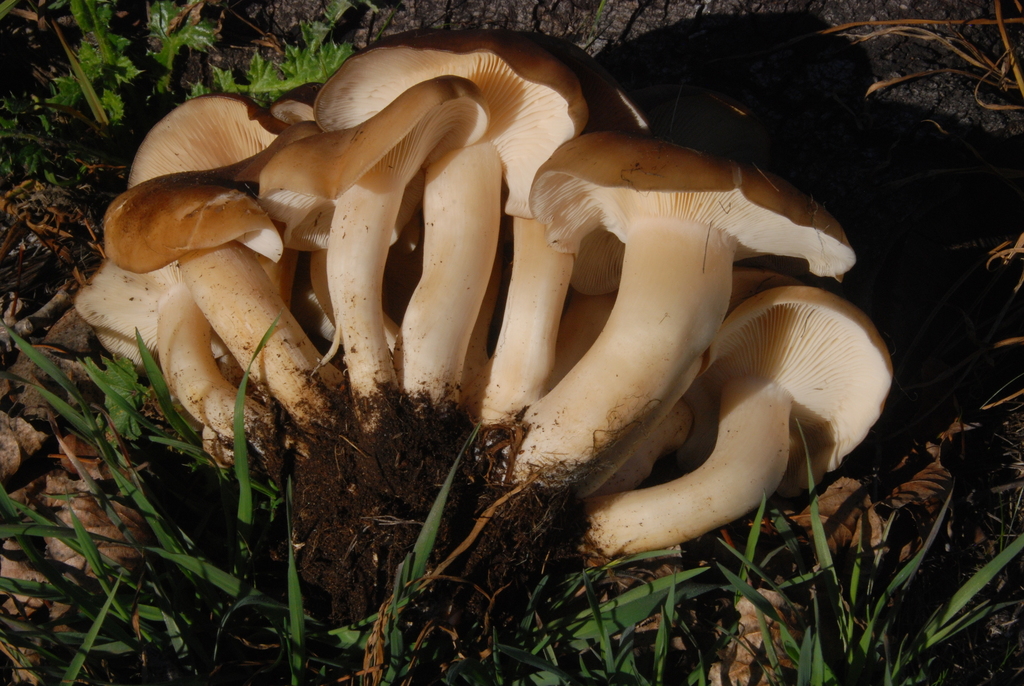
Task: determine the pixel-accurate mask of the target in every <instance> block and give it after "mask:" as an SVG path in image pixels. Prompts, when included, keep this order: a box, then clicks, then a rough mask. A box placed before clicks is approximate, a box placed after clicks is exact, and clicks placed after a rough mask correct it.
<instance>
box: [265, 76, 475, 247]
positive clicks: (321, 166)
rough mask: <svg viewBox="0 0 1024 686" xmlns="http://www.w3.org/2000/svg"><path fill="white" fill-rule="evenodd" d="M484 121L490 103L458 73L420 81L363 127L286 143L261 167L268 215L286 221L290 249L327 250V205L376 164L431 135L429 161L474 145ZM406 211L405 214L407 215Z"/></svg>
mask: <svg viewBox="0 0 1024 686" xmlns="http://www.w3.org/2000/svg"><path fill="white" fill-rule="evenodd" d="M486 127H487V106H486V104H485V102H484V99H483V97H482V95H481V94H480V90H479V89H478V88H477V87H476V86H475V85H474V84H473V83H472V82H471V81H469V80H467V79H463V78H459V77H457V76H443V77H439V78H435V79H430V80H428V81H423V82H421V83H418V84H416V85H415V86H413V87H411V88H409V89H408V90H406V91H404V92H403V93H401V94H400V95H399V96H398V97H397V98H396V99H395V100H394V102H392V103H391V104H390V105H389V106H387V107H385V108H384V109H383V110H381V111H380V112H379V113H377V115H376V116H374V117H373V118H371V119H369V120H368V121H366V122H363V123H362V124H360V125H357V126H355V127H353V128H348V129H344V130H332V131H325V132H323V133H321V134H318V135H315V136H310V137H308V138H304V139H302V140H300V141H297V142H295V143H293V144H291V145H288V146H285V147H284V148H282V149H281V150H280V152H278V153H277V154H276V155H275V156H274V158H273V159H272V160H270V161H269V162H268V163H267V165H266V166H265V167H264V168H263V171H262V172H261V173H260V177H259V184H260V199H261V201H262V202H263V204H264V205H265V206H266V207H267V209H268V211H269V212H270V214H271V216H273V217H274V218H275V219H277V220H279V221H282V222H284V223H285V224H286V226H287V229H286V233H285V242H286V244H287V245H288V246H289V247H294V248H298V249H304V250H309V249H317V248H325V247H327V236H328V234H329V231H330V225H331V221H330V213H331V212H333V209H332V208H333V206H332V205H330V203H331V202H333V200H334V199H335V198H337V197H338V196H340V195H341V194H342V193H344V192H345V191H346V190H347V189H348V188H350V187H351V186H352V185H353V184H355V183H356V182H357V181H359V180H360V179H361V178H362V177H363V176H364V175H365V174H366V173H367V172H369V171H370V170H371V169H373V168H374V166H375V165H377V164H378V163H382V161H383V162H384V163H387V164H391V165H395V164H398V162H397V160H398V159H400V158H402V157H403V151H410V150H412V149H415V148H416V147H418V146H423V145H424V144H425V143H424V141H426V140H428V139H429V143H428V144H427V145H428V147H429V148H430V152H429V154H428V156H427V158H426V160H425V163H427V164H429V162H431V161H432V160H434V159H437V158H439V157H441V156H443V155H444V154H446V153H447V152H448V151H450V150H453V149H455V148H458V147H461V146H464V145H469V144H472V143H473V142H475V141H476V140H478V139H479V138H480V136H481V135H482V134H483V132H484V130H485V129H486ZM418 163H420V164H422V163H423V161H420V162H418ZM403 164H405V163H403ZM399 214H400V215H401V214H402V213H401V212H400V213H399ZM408 214H411V212H407V213H406V215H405V217H401V216H400V219H403V220H407V217H408ZM398 228H401V227H398Z"/></svg>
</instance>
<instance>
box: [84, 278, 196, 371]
mask: <svg viewBox="0 0 1024 686" xmlns="http://www.w3.org/2000/svg"><path fill="white" fill-rule="evenodd" d="M177 283H181V272H180V271H179V270H178V265H177V264H169V265H167V266H166V267H164V268H162V269H157V270H155V271H151V272H148V273H145V274H136V273H133V272H129V271H125V270H124V269H121V268H120V267H118V266H117V265H116V264H114V263H113V262H112V261H111V260H107V261H106V262H104V263H103V266H101V267H100V269H99V271H97V272H96V273H95V274H93V277H92V279H90V280H89V283H88V284H86V285H85V287H83V288H82V290H81V291H79V292H78V296H77V297H76V298H75V308H76V309H77V310H78V313H79V314H80V315H82V319H84V320H85V321H86V322H88V323H89V325H90V326H92V327H93V329H95V331H96V337H97V338H98V339H99V341H100V343H102V344H103V347H104V348H106V349H107V350H109V351H110V352H112V353H114V354H115V355H121V356H123V357H127V358H129V359H130V360H131V361H132V362H133V363H135V365H136V366H139V365H141V364H142V356H141V354H140V353H139V345H138V343H137V341H136V340H135V330H136V329H138V331H139V334H140V335H141V336H142V340H143V342H144V343H145V344H146V347H147V348H149V350H150V352H151V353H152V354H153V356H154V357H158V356H159V352H158V348H159V346H158V342H157V325H158V320H157V313H158V309H159V306H160V300H161V298H162V297H163V296H164V294H165V293H166V292H167V291H168V290H170V288H171V287H172V286H174V285H175V284H177Z"/></svg>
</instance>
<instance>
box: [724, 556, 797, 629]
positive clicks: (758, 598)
mask: <svg viewBox="0 0 1024 686" xmlns="http://www.w3.org/2000/svg"><path fill="white" fill-rule="evenodd" d="M718 571H720V572H721V573H722V574H724V575H725V578H726V579H728V580H729V583H730V584H731V585H732V587H733V588H734V589H735V590H736V591H737V592H738V593H739V594H740V595H742V596H743V597H744V598H746V599H747V600H749V601H750V602H751V603H752V604H753V605H754V607H755V608H757V609H758V610H760V611H761V612H763V613H764V614H766V615H767V616H769V617H771V618H772V619H774V620H775V621H776V622H778V623H779V624H782V623H783V622H782V618H781V617H779V613H778V611H776V609H775V606H774V605H772V604H771V603H770V602H768V599H767V598H765V597H764V596H763V595H761V594H760V593H758V592H757V591H756V590H755V589H754V587H753V586H751V585H750V584H748V583H747V582H746V581H744V580H743V579H741V578H740V577H739V576H737V575H736V574H734V573H732V572H731V571H729V569H728V568H727V567H725V566H724V565H723V564H722V563H718Z"/></svg>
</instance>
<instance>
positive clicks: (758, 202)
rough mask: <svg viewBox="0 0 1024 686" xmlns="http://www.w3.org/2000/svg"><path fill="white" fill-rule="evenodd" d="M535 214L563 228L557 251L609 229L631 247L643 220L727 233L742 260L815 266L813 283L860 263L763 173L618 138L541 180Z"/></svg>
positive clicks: (801, 201) (827, 226)
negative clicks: (630, 230) (676, 221)
mask: <svg viewBox="0 0 1024 686" xmlns="http://www.w3.org/2000/svg"><path fill="white" fill-rule="evenodd" d="M530 204H531V206H532V209H533V211H534V213H535V215H536V217H537V219H538V220H540V221H542V222H545V223H548V224H552V223H554V224H555V225H556V226H557V228H556V229H554V230H552V231H551V232H550V233H549V234H548V241H549V242H550V243H551V245H553V246H554V247H556V248H558V249H560V250H564V251H566V252H577V251H578V249H579V243H580V240H581V238H582V237H583V236H584V235H586V233H587V232H589V231H590V230H592V229H595V228H600V227H603V228H605V229H607V230H608V231H611V232H612V233H614V234H616V235H617V236H618V237H619V239H620V240H623V241H624V242H625V241H627V238H626V235H625V234H626V230H627V227H628V226H629V225H630V223H631V221H632V220H634V219H636V218H637V217H645V216H646V217H655V216H662V217H677V218H680V219H686V220H690V221H695V222H700V223H703V224H705V225H707V226H710V227H713V228H715V229H718V230H721V231H724V232H727V233H728V234H729V235H730V236H731V237H732V240H734V241H735V242H736V256H735V259H737V260H739V259H743V258H744V257H750V256H753V255H759V254H765V253H767V254H773V255H790V256H794V257H800V258H803V259H805V260H807V262H808V264H809V265H810V269H811V271H812V272H813V273H815V274H817V275H819V276H836V275H839V274H842V273H844V272H846V271H847V270H848V269H849V268H850V267H852V266H853V263H854V261H855V258H854V254H853V250H852V249H851V248H850V246H849V243H848V242H847V241H846V235H845V234H844V233H843V230H842V227H840V226H839V223H838V222H837V221H836V220H835V219H833V218H832V216H831V215H830V214H829V213H828V212H826V211H825V209H824V208H823V207H821V206H820V205H819V204H818V203H816V202H814V201H813V200H811V199H810V198H809V197H807V196H806V195H804V194H803V193H801V192H800V191H798V190H796V189H795V188H793V186H791V185H790V184H789V183H787V182H786V181H784V180H782V179H780V178H778V177H776V176H774V175H772V174H769V173H767V172H763V171H761V170H759V169H757V168H756V167H751V166H749V165H745V164H740V163H738V162H733V161H731V160H726V159H723V158H719V157H714V156H712V155H707V154H703V153H699V152H696V151H694V150H691V149H689V148H681V147H679V146H676V145H672V144H670V143H666V142H663V141H658V140H654V139H650V138H644V137H641V136H635V135H630V134H625V133H618V132H599V133H592V134H588V135H586V136H581V137H579V138H577V139H575V140H572V141H569V142H568V143H566V144H565V145H563V146H562V147H561V148H559V149H558V150H557V151H556V152H555V154H554V155H552V157H551V159H549V160H548V161H547V162H546V163H545V164H544V165H543V166H542V167H541V168H540V169H539V170H538V172H537V177H536V179H535V181H534V185H533V191H532V192H531V195H530Z"/></svg>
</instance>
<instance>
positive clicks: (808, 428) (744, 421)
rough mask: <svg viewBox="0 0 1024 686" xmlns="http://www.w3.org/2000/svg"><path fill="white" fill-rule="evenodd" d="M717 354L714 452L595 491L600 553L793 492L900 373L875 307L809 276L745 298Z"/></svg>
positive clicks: (875, 407) (870, 419)
mask: <svg viewBox="0 0 1024 686" xmlns="http://www.w3.org/2000/svg"><path fill="white" fill-rule="evenodd" d="M709 356H710V358H711V364H710V366H709V367H708V369H707V371H705V373H704V378H705V379H707V383H708V384H709V386H710V387H712V388H714V389H715V390H716V391H717V392H718V393H719V394H720V395H721V403H720V404H721V415H720V417H721V420H720V423H719V429H718V443H717V445H716V446H715V449H714V452H713V453H712V454H711V456H710V457H709V458H708V459H707V461H706V462H705V463H704V464H703V465H701V466H700V467H699V468H698V469H696V470H695V471H693V472H691V473H690V474H687V475H685V476H683V477H681V478H679V479H676V480H675V481H672V482H669V483H666V484H662V485H659V486H654V487H651V488H645V489H640V490H636V491H631V492H627V493H619V494H615V495H608V496H600V497H593V498H588V499H587V500H586V509H587V513H588V515H589V517H590V522H591V529H590V541H591V543H592V544H593V546H594V547H595V549H596V550H598V551H599V552H600V553H602V554H604V555H609V556H612V555H623V554H629V553H634V552H639V551H643V550H654V549H658V548H663V547H666V546H671V545H675V544H677V543H680V542H683V541H686V540H689V539H691V538H694V537H696V536H699V535H701V534H703V533H705V532H707V531H710V530H712V529H714V528H715V527H718V526H721V525H724V524H726V523H728V522H730V521H732V520H734V519H736V518H737V517H740V516H742V515H744V514H745V513H747V512H749V511H750V510H752V509H753V508H755V507H756V506H757V504H758V503H759V502H760V501H761V499H762V498H763V497H765V496H769V495H771V494H772V493H773V492H776V490H777V491H778V492H779V493H780V494H781V495H794V494H796V493H797V492H799V491H800V489H802V488H806V487H807V486H808V484H809V483H812V482H813V483H817V482H818V481H819V480H820V479H821V477H822V475H823V474H824V473H825V472H826V471H827V470H831V469H835V468H836V467H838V466H839V463H840V462H841V461H842V459H843V458H844V457H845V456H846V455H847V454H848V453H849V452H850V451H851V450H853V448H854V447H856V446H857V445H858V444H859V443H860V442H861V441H862V440H864V438H865V436H866V435H867V433H868V431H869V429H870V428H871V426H872V425H873V424H874V423H875V421H876V420H877V419H878V417H879V415H880V413H881V411H882V405H883V403H884V402H885V397H886V395H887V394H888V391H889V386H890V384H891V381H892V365H891V363H890V361H889V354H888V351H887V350H886V347H885V345H884V343H883V342H882V340H881V338H880V337H879V335H878V332H877V331H876V330H875V328H874V326H873V325H872V324H871V322H870V320H869V319H868V318H867V316H866V315H864V313H863V312H861V311H860V310H858V309H857V308H856V307H854V306H853V305H851V304H850V303H848V302H846V301H845V300H843V299H842V298H839V297H838V296H835V295H832V294H831V293H828V292H827V291H823V290H820V289H816V288H811V287H808V286H786V287H781V288H773V289H771V290H768V291H765V292H763V293H760V294H758V295H755V296H754V297H752V298H750V299H749V300H747V301H746V302H744V303H743V304H742V305H740V306H739V307H737V308H736V310H735V311H734V312H733V313H732V314H731V315H729V318H728V319H727V320H726V321H725V323H724V324H723V325H722V329H721V331H720V332H719V334H718V335H717V336H716V337H715V340H714V343H713V344H712V346H711V349H710V350H709ZM808 463H810V465H811V470H812V471H811V474H810V475H809V476H808V474H807V471H806V470H807V464H808Z"/></svg>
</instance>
